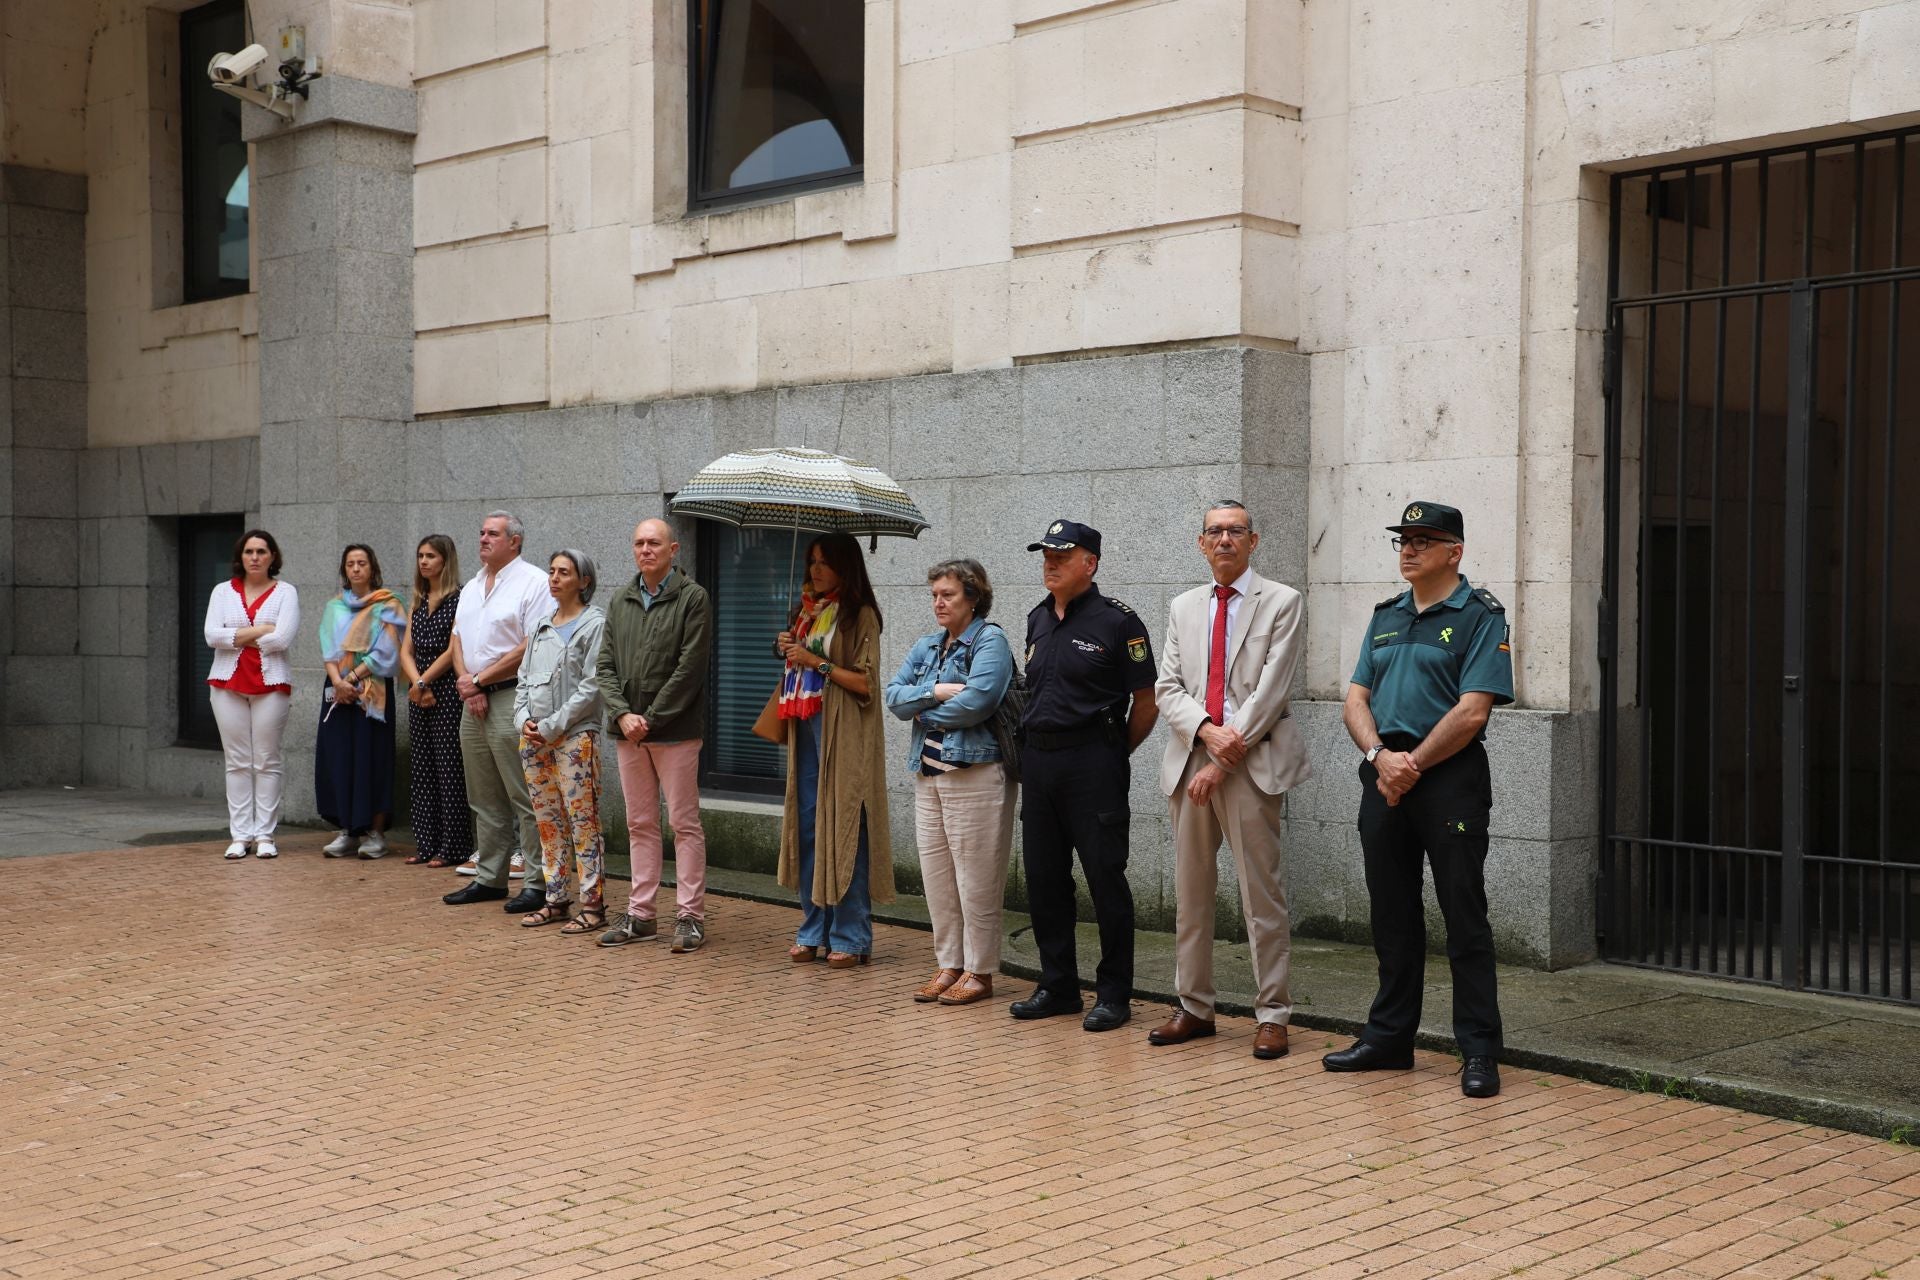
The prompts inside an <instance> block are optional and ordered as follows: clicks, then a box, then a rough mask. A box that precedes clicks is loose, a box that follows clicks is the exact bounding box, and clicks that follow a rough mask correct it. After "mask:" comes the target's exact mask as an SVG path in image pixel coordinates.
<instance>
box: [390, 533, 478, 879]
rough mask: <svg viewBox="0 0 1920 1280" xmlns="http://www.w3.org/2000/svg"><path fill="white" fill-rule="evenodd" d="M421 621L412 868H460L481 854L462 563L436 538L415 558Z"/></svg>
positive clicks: (407, 666) (415, 620)
mask: <svg viewBox="0 0 1920 1280" xmlns="http://www.w3.org/2000/svg"><path fill="white" fill-rule="evenodd" d="M414 566H415V567H414V576H413V599H414V606H413V613H412V615H411V616H410V617H409V618H408V620H407V634H406V636H405V638H404V639H403V640H402V642H401V645H400V666H401V673H402V674H403V675H405V676H406V679H407V732H408V734H409V736H410V737H411V739H412V743H413V746H412V751H413V767H412V769H411V771H410V775H409V776H410V777H411V780H412V783H413V838H414V841H415V842H416V843H417V844H418V845H419V852H417V853H415V854H414V855H413V856H412V857H411V858H408V859H407V861H408V862H410V863H415V864H418V863H425V864H426V865H427V866H430V867H457V866H459V865H460V864H461V863H463V862H465V861H466V860H467V859H468V857H470V856H471V855H472V853H473V811H472V810H471V809H469V808H468V807H467V775H466V772H465V770H464V768H463V766H462V765H461V763H460V712H461V707H460V694H459V691H458V690H456V689H455V688H454V681H455V676H454V673H453V654H452V653H450V652H449V651H448V648H447V646H448V645H449V644H450V643H451V642H452V639H453V614H454V610H455V609H457V608H458V607H459V604H460V557H459V554H458V553H457V552H456V551H455V550H454V546H453V539H452V538H449V537H448V536H447V535H446V534H444V533H430V534H428V535H427V536H426V537H424V538H422V539H421V540H420V546H419V548H418V549H417V550H415V552H414Z"/></svg>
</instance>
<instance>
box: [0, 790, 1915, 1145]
mask: <svg viewBox="0 0 1920 1280" xmlns="http://www.w3.org/2000/svg"><path fill="white" fill-rule="evenodd" d="M217 820H218V801H217V800H214V801H209V800H204V799H177V798H173V797H164V796H150V795H146V794H144V793H142V792H136V791H116V790H106V789H96V788H83V789H77V790H76V789H59V790H35V791H0V858H9V857H22V856H29V855H32V854H38V853H62V852H75V851H82V850H96V849H101V850H104V849H116V848H125V849H135V848H139V847H141V846H146V845H159V844H172V843H180V842H184V841H190V840H207V841H209V842H214V841H219V842H224V840H225V838H226V836H225V832H224V830H221V829H218V828H217V827H216V826H215V823H217ZM397 840H398V842H399V843H402V844H405V843H408V842H407V841H406V839H405V833H404V832H402V833H397ZM612 868H613V870H615V872H616V873H623V872H624V870H625V867H624V861H623V860H621V859H613V860H612ZM671 878H672V877H671V870H670V869H669V875H668V879H669V881H671ZM708 887H709V888H710V889H711V890H712V891H713V892H715V893H719V894H725V895H728V896H731V897H739V898H747V899H752V900H754V901H760V902H770V903H775V904H780V905H791V904H792V902H793V896H792V894H791V893H789V892H788V891H787V890H785V889H783V888H781V887H780V886H779V885H778V884H777V883H775V882H774V880H773V878H772V877H770V876H764V875H755V874H752V873H748V872H741V871H732V870H728V869H726V868H722V867H713V868H710V869H709V872H708ZM875 916H876V918H877V919H881V920H884V921H887V922H889V923H894V924H904V925H909V926H917V927H920V928H925V927H926V924H927V912H926V903H925V901H924V900H923V899H920V898H915V897H907V896H902V897H901V898H900V899H899V900H897V901H896V902H894V903H892V904H890V905H888V906H885V907H882V908H879V909H878V910H876V912H875ZM1007 929H1008V931H1009V933H1010V934H1011V938H1010V941H1009V946H1008V948H1007V953H1006V958H1005V963H1004V964H1003V965H1002V968H1003V969H1004V970H1005V971H1006V972H1008V973H1011V974H1014V975H1017V976H1020V977H1026V978H1031V977H1033V976H1034V974H1035V972H1036V959H1035V956H1034V952H1033V946H1032V938H1031V936H1030V933H1029V929H1028V923H1027V920H1026V918H1025V917H1024V916H1021V915H1019V914H1017V913H1009V915H1008V919H1007ZM1097 954H1098V944H1097V940H1096V938H1095V935H1094V932H1093V929H1092V927H1091V926H1083V927H1082V930H1081V938H1080V955H1081V959H1082V966H1083V969H1084V970H1086V971H1088V972H1090V971H1091V969H1092V958H1093V957H1094V956H1095V955H1097ZM1293 964H1294V967H1293V994H1294V1000H1295V1011H1294V1017H1293V1021H1294V1025H1295V1026H1296V1027H1299V1028H1303V1029H1306V1030H1310V1031H1323V1032H1327V1033H1329V1034H1327V1035H1323V1036H1316V1035H1296V1037H1295V1044H1296V1047H1297V1048H1296V1051H1297V1052H1314V1053H1318V1052H1321V1051H1322V1050H1323V1049H1324V1048H1330V1047H1339V1046H1342V1045H1344V1044H1345V1043H1346V1040H1345V1037H1347V1036H1349V1035H1351V1034H1352V1033H1353V1032H1354V1031H1356V1030H1357V1029H1358V1028H1359V1026H1360V1024H1361V1023H1362V1022H1363V1021H1364V1020H1365V1018H1366V1011H1367V1005H1368V1003H1369V1002H1370V1001H1371V999H1372V996H1373V989H1374V959H1373V953H1372V951H1371V950H1370V949H1369V948H1366V947H1360V946H1353V945H1349V944H1345V943H1338V942H1326V941H1321V940H1319V939H1313V938H1298V939H1296V940H1295V942H1294V948H1293ZM1215 965H1216V981H1217V983H1218V986H1219V989H1220V1005H1221V1011H1222V1012H1223V1013H1228V1014H1234V1015H1243V1016H1244V1015H1247V1014H1250V1013H1251V1012H1252V1009H1251V999H1250V997H1249V996H1248V995H1247V994H1246V993H1247V992H1249V991H1250V990H1251V989H1252V981H1251V975H1252V970H1251V966H1250V965H1249V963H1248V960H1247V954H1246V947H1245V945H1244V944H1235V943H1225V942H1222V943H1219V944H1217V946H1216V951H1215ZM1428 975H1429V977H1430V978H1432V979H1433V981H1431V982H1430V983H1429V984H1428V987H1427V999H1426V1015H1425V1018H1424V1020H1423V1023H1422V1029H1421V1044H1422V1046H1423V1047H1425V1048H1428V1049H1434V1050H1439V1051H1443V1052H1446V1051H1451V1050H1452V1049H1453V1048H1454V1045H1453V1037H1452V1034H1451V1032H1450V1030H1449V1027H1448V1018H1449V1014H1450V1001H1451V991H1450V987H1449V984H1448V983H1447V981H1446V975H1447V969H1446V962H1445V960H1444V959H1443V958H1441V957H1437V956H1436V957H1433V958H1432V960H1431V961H1430V963H1429V965H1428ZM1135 984H1136V993H1137V994H1138V995H1139V997H1140V998H1142V999H1144V1000H1148V1001H1155V1000H1159V1001H1165V1002H1168V1003H1171V1002H1172V999H1173V995H1172V992H1173V939H1172V938H1171V936H1169V935H1167V934H1160V933H1145V932H1143V933H1141V934H1140V935H1139V938H1138V943H1137V957H1136V965H1135ZM1500 1005H1501V1009H1502V1012H1503V1013H1504V1015H1505V1018H1506V1032H1507V1047H1506V1052H1505V1054H1504V1055H1503V1058H1502V1061H1503V1062H1505V1063H1507V1064H1508V1065H1509V1071H1511V1070H1512V1069H1513V1068H1515V1067H1517V1068H1520V1069H1522V1070H1525V1069H1538V1070H1549V1071H1554V1072H1559V1073H1562V1074H1566V1075H1573V1076H1578V1077H1581V1078H1584V1079H1588V1080H1595V1081H1600V1082H1602V1083H1606V1084H1612V1085H1617V1086H1620V1087H1622V1088H1627V1089H1637V1090H1641V1091H1645V1092H1655V1093H1665V1094H1668V1095H1670V1096H1677V1097H1686V1098H1697V1099H1699V1100H1701V1101H1705V1102H1714V1103H1720V1104H1723V1105H1726V1106H1732V1107H1739V1108H1742V1109H1744V1110H1748V1111H1754V1112H1759V1113H1761V1114H1765V1115H1773V1116H1779V1117H1782V1118H1785V1119H1790V1120H1800V1121H1809V1122H1813V1123H1818V1124H1824V1125H1829V1126H1832V1127H1834V1128H1840V1129H1850V1130H1853V1131H1855V1132H1858V1133H1865V1134H1869V1135H1872V1136H1875V1137H1892V1138H1895V1139H1896V1140H1900V1141H1906V1142H1910V1143H1915V1144H1920V1009H1914V1008H1907V1007H1904V1006H1898V1005H1888V1004H1880V1003H1876V1002H1872V1001H1866V1000H1844V999H1839V998H1836V997H1832V996H1820V995H1809V994H1805V993H1799V992H1789V991H1782V990H1779V989H1776V988H1772V987H1762V986H1753V985H1747V984H1743V983H1733V982H1727V981H1721V980H1715V979H1702V978H1691V977H1687V976H1684V975H1680V974H1669V973H1659V972H1653V971H1649V970H1640V969H1628V968H1622V967H1618V966H1614V965H1587V966H1584V967H1581V968H1576V969H1569V970H1564V971H1562V972H1559V973H1541V972H1538V971H1536V970H1531V969H1517V968H1502V970H1501V971H1500ZM1140 1023H1141V1024H1140V1025H1138V1026H1136V1027H1132V1028H1129V1029H1128V1030H1127V1031H1126V1032H1124V1033H1123V1034H1127V1035H1136V1034H1137V1035H1139V1036H1141V1037H1144V1036H1145V1035H1146V1032H1147V1029H1148V1027H1149V1026H1150V1025H1152V1019H1151V1017H1150V1016H1149V1017H1147V1018H1143V1019H1141V1020H1140Z"/></svg>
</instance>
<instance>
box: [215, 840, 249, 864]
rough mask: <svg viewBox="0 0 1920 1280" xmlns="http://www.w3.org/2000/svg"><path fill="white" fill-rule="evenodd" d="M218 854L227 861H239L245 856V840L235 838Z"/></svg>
mask: <svg viewBox="0 0 1920 1280" xmlns="http://www.w3.org/2000/svg"><path fill="white" fill-rule="evenodd" d="M220 856H221V857H223V858H225V859H226V860H227V861H228V862H238V861H240V859H242V858H244V857H246V856H247V842H246V841H245V840H235V841H234V842H233V843H232V844H230V845H228V846H227V851H226V852H225V853H223V854H221V855H220Z"/></svg>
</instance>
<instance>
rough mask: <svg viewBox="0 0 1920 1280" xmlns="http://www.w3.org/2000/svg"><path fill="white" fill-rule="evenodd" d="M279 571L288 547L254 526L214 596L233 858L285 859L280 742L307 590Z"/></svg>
mask: <svg viewBox="0 0 1920 1280" xmlns="http://www.w3.org/2000/svg"><path fill="white" fill-rule="evenodd" d="M279 573H280V544H279V543H277V542H275V541H274V540H273V535H272V534H270V533H268V532H267V531H266V530H265V529H250V530H248V531H247V532H246V533H245V534H244V535H242V537H241V539H240V541H239V542H238V543H236V544H235V545H234V548H233V579H232V581H230V582H223V583H221V584H220V585H219V586H217V587H215V588H214V589H213V594H212V596H210V597H209V598H208V599H207V628H206V634H207V644H208V645H209V646H210V647H211V648H212V649H213V670H212V671H211V672H210V673H209V674H208V677H207V684H208V685H209V686H211V687H210V690H209V696H210V697H211V698H212V700H213V718H214V719H215V720H216V721H218V722H219V725H220V742H221V745H222V746H223V747H225V748H226V755H227V831H228V834H230V835H231V836H232V837H233V843H232V844H230V845H228V846H227V852H226V857H227V858H228V860H229V861H238V860H239V859H241V858H244V857H246V856H247V854H248V853H249V852H251V853H253V854H254V855H255V856H256V857H261V858H277V857H279V856H280V850H279V849H278V848H277V847H276V846H275V845H274V843H273V833H274V828H275V827H277V826H278V825H279V823H280V789H281V781H282V779H283V778H284V776H285V770H284V769H283V768H282V767H281V763H280V739H281V736H282V734H283V733H284V732H285V731H286V727H287V711H288V709H289V708H290V707H291V706H292V704H293V673H292V671H291V669H290V668H289V666H288V664H287V649H288V647H289V646H290V645H292V644H293V640H294V636H295V635H296V634H298V632H299V627H300V595H299V593H298V592H296V591H295V590H294V589H293V584H292V583H290V582H280V581H278V576H279Z"/></svg>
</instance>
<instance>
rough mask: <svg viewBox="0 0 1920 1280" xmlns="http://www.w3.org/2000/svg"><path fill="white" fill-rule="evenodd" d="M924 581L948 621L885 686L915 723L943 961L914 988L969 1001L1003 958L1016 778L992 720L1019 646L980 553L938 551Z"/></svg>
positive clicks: (924, 998)
mask: <svg viewBox="0 0 1920 1280" xmlns="http://www.w3.org/2000/svg"><path fill="white" fill-rule="evenodd" d="M927 582H928V583H929V584H930V586H931V588H932V592H933V617H934V621H935V622H938V623H939V624H940V629H939V630H938V631H935V632H933V633H932V634H931V635H926V636H922V637H921V638H920V639H919V640H917V641H915V642H914V646H913V649H912V650H911V651H910V652H909V653H908V654H907V660H906V661H905V662H903V663H901V664H900V672H899V674H898V675H896V676H894V678H893V680H892V682H891V683H889V684H888V685H887V689H886V701H887V707H888V709H889V710H891V711H892V712H893V714H895V715H896V716H899V717H900V718H901V719H902V720H907V721H910V722H911V723H912V725H913V748H912V750H911V751H910V752H908V755H907V767H908V768H909V769H910V770H912V772H913V780H914V791H915V805H914V834H915V837H916V842H917V843H918V844H919V846H920V870H921V875H922V878H923V879H924V881H925V884H926V893H927V912H928V914H929V915H931V916H932V917H933V951H934V958H935V960H936V962H937V963H938V964H939V966H940V968H939V970H938V971H937V972H936V973H935V974H934V975H933V977H932V978H931V979H929V980H928V982H927V984H926V985H925V986H924V987H922V988H920V990H919V991H917V992H915V993H914V996H913V998H914V999H915V1000H917V1001H919V1002H920V1003H922V1004H929V1003H932V1002H933V1001H936V1000H937V1001H939V1002H940V1003H941V1004H947V1005H958V1004H972V1003H974V1002H975V1001H978V1000H984V999H986V998H987V997H988V996H990V995H992V994H993V972H994V970H995V969H998V968H999V967H1000V907H1001V900H1002V898H1003V897H1004V895H1005V892H1006V883H1007V856H1008V854H1009V852H1010V851H1011V850H1012V848H1013V817H1014V803H1013V790H1014V784H1015V781H1016V780H1015V779H1014V778H1013V777H1012V776H1011V775H1010V774H1008V772H1007V770H1006V767H1005V766H1004V765H1003V764H1002V763H1001V761H1000V747H999V744H998V743H997V742H996V741H995V739H994V736H993V725H992V719H993V713H994V712H995V711H997V710H999V708H1000V700H1001V699H1002V698H1003V697H1005V696H1006V692H1007V685H1008V683H1009V682H1010V681H1011V680H1012V679H1013V647H1012V646H1011V645H1010V644H1009V643H1008V642H1007V633H1006V632H1005V631H1004V630H1002V629H1001V628H1000V626H999V625H998V624H996V623H989V622H987V621H986V617H987V613H988V611H989V610H991V609H992V608H993V586H992V584H990V583H989V582H988V581H987V571H986V570H985V569H983V568H981V567H980V562H979V561H977V560H945V561H942V562H941V563H939V564H936V565H935V566H933V568H931V569H929V570H927Z"/></svg>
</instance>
